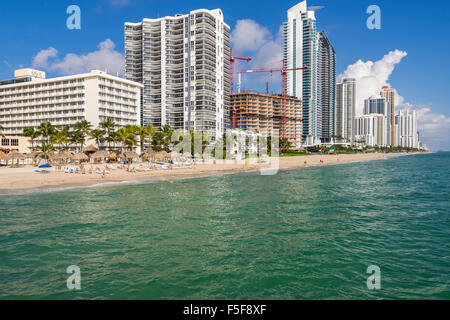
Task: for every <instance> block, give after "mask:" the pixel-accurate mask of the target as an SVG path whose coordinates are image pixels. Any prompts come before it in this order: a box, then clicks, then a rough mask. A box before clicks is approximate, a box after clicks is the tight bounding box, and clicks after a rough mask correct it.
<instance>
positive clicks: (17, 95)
mask: <svg viewBox="0 0 450 320" xmlns="http://www.w3.org/2000/svg"><path fill="white" fill-rule="evenodd" d="M14 75H15V79H12V80H5V81H0V125H1V126H3V128H4V129H3V134H5V135H22V134H23V129H24V128H27V127H34V128H35V129H37V128H38V127H39V125H40V124H41V123H42V122H46V121H50V122H51V123H52V124H53V125H54V126H56V127H57V128H62V127H63V126H65V125H69V126H73V125H74V124H75V123H76V122H78V121H82V120H87V121H89V122H90V123H91V124H92V125H93V127H97V126H98V125H99V124H100V122H102V121H103V120H105V119H106V118H112V119H113V120H114V121H115V122H116V124H117V125H118V126H119V127H124V126H126V125H128V124H132V125H140V113H141V111H140V106H141V103H140V94H141V89H142V88H143V85H142V84H139V83H137V82H133V81H130V80H126V79H123V78H119V77H115V76H111V75H109V74H107V73H106V72H103V71H99V70H93V71H91V72H90V73H84V74H77V75H71V76H64V77H57V78H50V79H46V77H45V72H42V71H39V70H34V69H29V68H27V69H20V70H16V71H15V73H14Z"/></svg>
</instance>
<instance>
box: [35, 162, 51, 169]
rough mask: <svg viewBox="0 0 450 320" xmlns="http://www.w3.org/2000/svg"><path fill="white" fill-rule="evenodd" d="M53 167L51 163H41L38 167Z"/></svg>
mask: <svg viewBox="0 0 450 320" xmlns="http://www.w3.org/2000/svg"><path fill="white" fill-rule="evenodd" d="M51 167H52V165H51V164H48V163H46V164H41V165H40V166H39V167H38V168H39V169H42V168H51Z"/></svg>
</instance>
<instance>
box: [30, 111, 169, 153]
mask: <svg viewBox="0 0 450 320" xmlns="http://www.w3.org/2000/svg"><path fill="white" fill-rule="evenodd" d="M117 127H118V126H117V124H116V123H115V122H114V120H113V119H111V118H107V119H106V120H104V121H103V122H101V123H100V125H99V127H98V128H93V126H92V124H91V123H90V122H89V121H86V120H82V121H79V122H77V123H75V125H73V126H72V127H70V126H64V127H62V128H61V129H57V128H56V127H55V126H53V125H52V124H51V123H50V122H48V121H47V122H43V123H41V124H40V126H39V127H38V128H37V129H34V128H32V127H29V128H25V129H24V130H23V135H24V136H26V137H28V138H29V139H30V142H31V149H33V150H34V149H35V148H37V149H39V150H41V151H43V150H46V151H49V152H50V151H52V150H55V149H56V150H60V151H62V150H68V149H69V148H71V147H74V146H75V147H76V148H77V149H79V150H81V151H82V150H83V148H84V145H85V143H86V141H87V139H92V140H94V141H95V143H96V145H97V147H98V149H101V148H102V147H105V146H104V142H106V145H107V148H108V149H109V150H111V149H112V148H117V147H119V148H122V149H129V150H132V149H133V147H135V146H137V144H138V143H139V144H140V147H141V150H143V148H144V143H145V141H146V140H147V139H150V138H152V137H153V138H154V139H153V141H152V144H154V146H155V147H156V149H158V148H160V149H161V150H162V149H165V147H166V145H165V144H164V143H165V142H166V141H167V140H168V141H170V137H167V135H169V134H170V133H171V132H172V130H171V129H170V127H168V128H163V130H161V132H158V133H157V132H156V130H155V129H154V128H153V127H152V126H146V127H143V126H136V125H127V126H126V127H123V128H120V129H118V130H116V128H117ZM156 138H157V139H158V140H155V139H156ZM160 140H161V141H160ZM37 141H40V142H41V144H40V146H36V142H37ZM160 142H161V144H160Z"/></svg>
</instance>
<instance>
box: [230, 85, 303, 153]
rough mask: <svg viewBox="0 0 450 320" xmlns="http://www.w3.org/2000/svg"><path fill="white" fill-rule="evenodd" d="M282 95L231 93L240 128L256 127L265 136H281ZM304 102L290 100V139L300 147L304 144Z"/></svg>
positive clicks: (287, 120)
mask: <svg viewBox="0 0 450 320" xmlns="http://www.w3.org/2000/svg"><path fill="white" fill-rule="evenodd" d="M281 101H282V99H281V96H280V95H273V94H262V93H257V92H241V93H233V94H231V106H232V108H236V110H237V127H238V129H242V130H252V131H254V132H259V133H261V135H262V136H264V137H267V136H273V135H274V133H275V130H277V133H278V134H279V135H281ZM301 119H302V103H301V101H300V99H297V98H294V97H287V99H286V139H288V140H289V141H290V142H291V143H292V145H293V146H294V147H296V148H300V145H301V143H302V134H303V132H302V122H301Z"/></svg>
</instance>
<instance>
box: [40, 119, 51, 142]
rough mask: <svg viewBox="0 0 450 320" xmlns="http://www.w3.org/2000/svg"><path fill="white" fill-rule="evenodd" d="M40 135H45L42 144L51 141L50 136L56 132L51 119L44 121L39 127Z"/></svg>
mask: <svg viewBox="0 0 450 320" xmlns="http://www.w3.org/2000/svg"><path fill="white" fill-rule="evenodd" d="M38 131H39V135H41V136H42V137H43V141H42V144H44V142H45V143H47V144H48V143H49V137H50V136H51V135H52V134H54V133H55V127H54V126H53V125H52V124H51V123H50V121H45V122H42V123H41V124H40V125H39V128H38Z"/></svg>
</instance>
